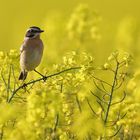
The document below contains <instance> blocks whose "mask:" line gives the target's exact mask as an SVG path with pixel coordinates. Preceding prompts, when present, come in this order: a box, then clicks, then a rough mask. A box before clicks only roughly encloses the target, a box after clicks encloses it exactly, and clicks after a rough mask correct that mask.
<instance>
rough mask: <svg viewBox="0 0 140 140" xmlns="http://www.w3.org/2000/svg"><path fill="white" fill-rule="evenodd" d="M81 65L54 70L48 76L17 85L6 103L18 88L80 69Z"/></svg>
mask: <svg viewBox="0 0 140 140" xmlns="http://www.w3.org/2000/svg"><path fill="white" fill-rule="evenodd" d="M80 68H81V67H73V68H68V69H65V70H62V71H60V72H56V73H54V74H50V75H48V76H46V77H45V79H44V77H42V78H39V79H36V80H33V81H30V82H28V83H24V84H22V85H21V86H19V87H18V88H17V89H15V90H14V91H13V92H12V95H11V97H10V98H9V100H8V103H10V102H11V101H12V99H13V97H14V95H15V94H16V93H17V92H18V91H19V90H20V89H23V88H24V87H26V86H28V85H31V84H34V83H37V82H39V81H42V80H43V81H44V80H47V79H48V78H51V77H54V76H57V75H60V74H61V73H64V72H67V71H71V70H75V69H80Z"/></svg>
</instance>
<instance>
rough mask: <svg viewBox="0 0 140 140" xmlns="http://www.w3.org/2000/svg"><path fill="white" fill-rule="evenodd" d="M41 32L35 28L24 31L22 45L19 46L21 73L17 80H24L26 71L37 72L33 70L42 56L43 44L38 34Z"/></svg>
mask: <svg viewBox="0 0 140 140" xmlns="http://www.w3.org/2000/svg"><path fill="white" fill-rule="evenodd" d="M42 32H44V31H43V30H41V29H40V28H39V27H36V26H32V27H30V28H29V29H28V30H27V31H26V34H25V38H24V41H23V44H22V45H21V48H20V67H21V73H20V76H19V80H25V79H26V77H27V74H28V71H32V70H34V71H35V72H37V71H36V70H35V68H36V67H37V66H38V65H39V64H40V62H41V58H42V55H43V48H44V46H43V42H42V40H41V39H40V34H41V33H42ZM37 73H39V72H37ZM39 74H40V73H39ZM40 75H41V74H40ZM42 76H43V75H42Z"/></svg>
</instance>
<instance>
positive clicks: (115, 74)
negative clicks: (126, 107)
mask: <svg viewBox="0 0 140 140" xmlns="http://www.w3.org/2000/svg"><path fill="white" fill-rule="evenodd" d="M118 69H119V62H117V66H116V69H115V73H114V79H113V83H112V88H111V92H110V98H109V103H108V106H107V111H106V114H105V120H104V124H106V123H107V121H108V117H109V111H110V107H111V103H112V98H113V93H114V88H115V84H116V79H117V74H118Z"/></svg>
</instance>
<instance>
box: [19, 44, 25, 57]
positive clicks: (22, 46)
mask: <svg viewBox="0 0 140 140" xmlns="http://www.w3.org/2000/svg"><path fill="white" fill-rule="evenodd" d="M25 47H26V46H25V45H24V44H22V45H21V47H20V55H21V53H22V52H23V51H24V50H25Z"/></svg>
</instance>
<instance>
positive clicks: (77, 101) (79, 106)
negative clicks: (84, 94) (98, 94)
mask: <svg viewBox="0 0 140 140" xmlns="http://www.w3.org/2000/svg"><path fill="white" fill-rule="evenodd" d="M76 103H77V105H78V108H79V111H80V113H81V112H82V108H81V105H80V102H79V99H78V96H77V95H76Z"/></svg>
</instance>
